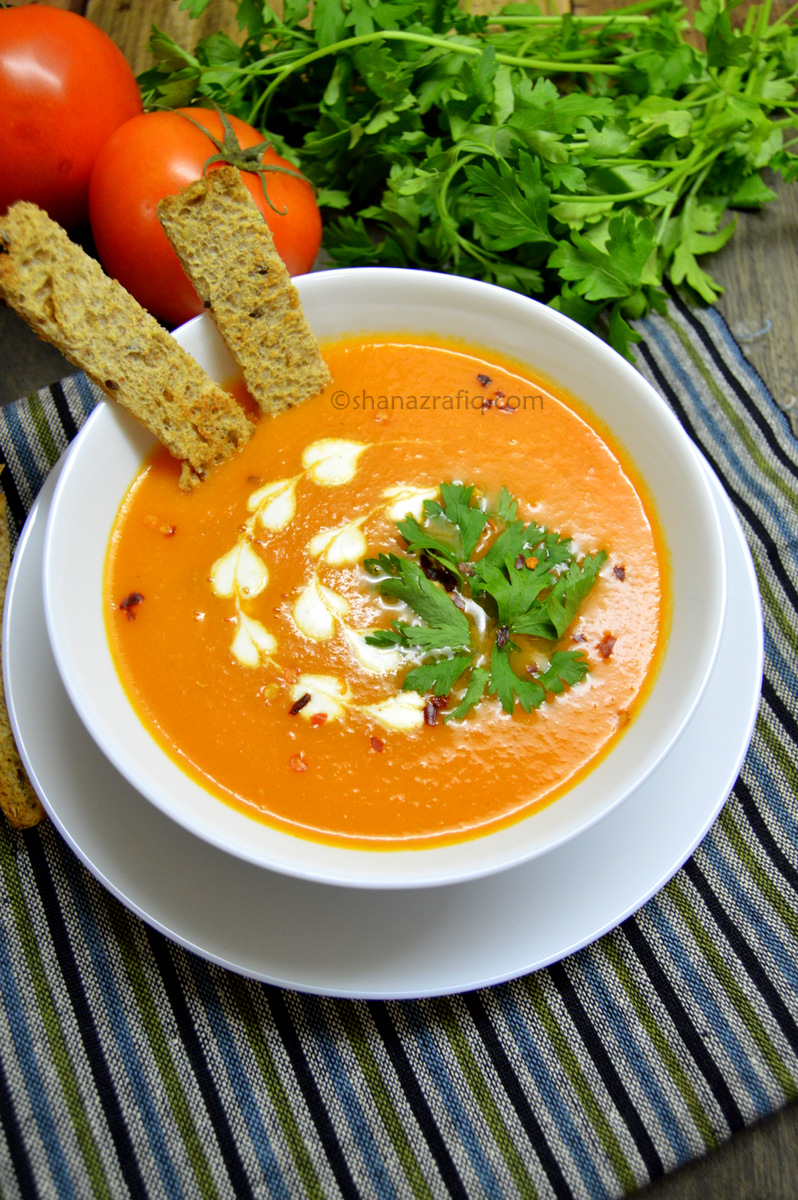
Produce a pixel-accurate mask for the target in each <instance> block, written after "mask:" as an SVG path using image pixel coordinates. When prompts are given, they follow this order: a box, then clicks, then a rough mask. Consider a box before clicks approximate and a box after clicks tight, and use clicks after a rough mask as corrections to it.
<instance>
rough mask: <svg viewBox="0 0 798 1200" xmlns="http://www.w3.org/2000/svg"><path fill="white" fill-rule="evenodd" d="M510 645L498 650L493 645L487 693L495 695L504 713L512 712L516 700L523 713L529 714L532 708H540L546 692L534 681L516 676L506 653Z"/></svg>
mask: <svg viewBox="0 0 798 1200" xmlns="http://www.w3.org/2000/svg"><path fill="white" fill-rule="evenodd" d="M511 645H512V643H508V645H507V646H505V647H503V648H499V646H498V645H497V644H495V643H494V646H493V652H492V654H491V658H490V688H489V691H490V692H491V693H494V692H495V693H496V695H497V696H498V698H499V703H500V704H501V706H502V708H503V709H504V711H505V712H506V713H511V712H512V711H513V709H514V708H515V702H516V699H517V700H518V703H519V704H520V705H521V707H522V708H523V709H524V711H525V712H531V711H532V709H533V708H540V706H541V704H542V703H543V701H544V700H545V699H546V692H545V690H544V688H542V687H541V685H540V684H539V683H538V682H537V680H536V679H521V678H519V676H518V675H516V673H515V671H514V670H513V668H512V666H511V664H510V656H509V654H508V652H507V651H508V649H509V648H510V646H511Z"/></svg>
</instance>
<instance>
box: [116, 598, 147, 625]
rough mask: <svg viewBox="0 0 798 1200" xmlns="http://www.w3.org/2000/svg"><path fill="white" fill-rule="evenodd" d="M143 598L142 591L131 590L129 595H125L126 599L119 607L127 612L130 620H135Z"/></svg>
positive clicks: (126, 614)
mask: <svg viewBox="0 0 798 1200" xmlns="http://www.w3.org/2000/svg"><path fill="white" fill-rule="evenodd" d="M143 599H144V597H143V596H142V594H141V592H130V593H129V594H128V595H127V596H125V598H124V600H123V601H122V603H121V604H120V605H119V608H120V610H121V611H122V612H123V613H124V614H125V616H126V617H127V619H128V621H135V619H136V611H135V610H136V606H137V605H138V604H141V602H142V600H143Z"/></svg>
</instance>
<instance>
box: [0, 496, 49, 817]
mask: <svg viewBox="0 0 798 1200" xmlns="http://www.w3.org/2000/svg"><path fill="white" fill-rule="evenodd" d="M10 546H11V544H10V540H9V536H8V512H7V508H6V498H5V495H4V494H3V492H2V491H0V611H2V609H3V607H4V606H5V599H6V584H7V582H8V572H9V568H10V566H11V548H10ZM0 809H2V811H3V814H4V816H5V818H6V820H7V821H8V823H9V825H11V826H12V828H14V829H31V828H32V827H33V826H34V825H38V824H39V822H40V821H43V820H44V819H45V817H46V816H47V814H46V813H45V811H44V809H43V808H42V805H41V801H40V800H39V797H38V796H37V795H36V793H35V791H34V790H33V787H32V785H31V782H30V780H29V779H28V777H27V775H26V774H25V768H24V767H23V765H22V759H21V758H20V757H19V752H18V750H17V747H16V744H15V742H14V736H13V734H12V733H11V725H10V724H9V720H8V709H7V708H6V697H5V691H4V689H3V676H2V673H1V672H0Z"/></svg>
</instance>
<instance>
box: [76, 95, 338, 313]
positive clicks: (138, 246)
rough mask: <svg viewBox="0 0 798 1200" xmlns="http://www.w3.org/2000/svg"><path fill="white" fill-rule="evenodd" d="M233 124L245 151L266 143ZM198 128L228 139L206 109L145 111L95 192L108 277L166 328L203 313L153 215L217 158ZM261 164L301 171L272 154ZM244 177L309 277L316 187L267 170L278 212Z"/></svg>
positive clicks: (251, 178) (94, 215)
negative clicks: (208, 163) (169, 196)
mask: <svg viewBox="0 0 798 1200" xmlns="http://www.w3.org/2000/svg"><path fill="white" fill-rule="evenodd" d="M185 113H187V114H188V115H189V116H190V117H191V118H192V120H187V119H186V117H185V116H184V115H182V114H185ZM228 119H229V121H230V124H231V125H232V127H233V131H234V133H235V135H236V137H237V138H238V141H239V144H240V145H241V147H242V148H243V149H247V148H248V147H250V146H255V145H257V144H258V143H259V142H262V141H263V135H262V134H260V133H258V131H257V130H256V129H253V128H252V126H251V125H247V124H246V123H245V122H244V121H239V120H238V119H237V118H236V117H229V118H228ZM192 121H198V122H199V123H200V124H201V125H202V126H203V128H205V129H207V130H209V131H210V133H212V134H213V135H214V137H217V138H219V139H220V140H221V139H222V137H223V134H224V129H223V126H222V122H221V119H220V117H219V115H218V113H216V112H212V111H211V110H209V109H204V108H184V109H178V110H177V111H176V112H152V113H145V114H144V115H143V116H140V117H134V119H133V120H132V121H128V122H127V124H126V125H123V126H122V127H121V129H117V131H116V133H114V134H112V136H111V137H110V138H109V139H108V141H107V142H106V143H105V145H104V146H103V148H102V151H101V152H100V154H99V155H98V157H97V162H96V164H95V167H94V172H93V174H92V178H91V187H90V191H89V208H90V214H91V229H92V233H93V235H94V244H95V246H96V249H97V253H98V255H99V258H100V261H101V262H102V264H103V266H104V268H105V270H106V271H107V272H108V274H109V275H112V276H113V277H114V278H115V279H118V280H119V282H120V283H121V284H122V285H123V286H124V287H126V288H127V290H128V291H129V292H130V293H131V294H132V295H133V296H135V297H136V299H137V300H138V302H139V303H140V304H142V305H143V306H144V308H147V309H149V311H150V312H151V313H153V314H154V315H155V316H156V317H159V318H160V320H162V321H164V322H165V323H166V324H167V325H180V324H182V323H183V321H187V320H188V319H189V317H193V316H196V314H197V313H199V312H202V302H201V300H200V298H199V296H198V295H197V293H196V292H195V291H194V288H193V287H192V286H191V284H190V283H189V281H188V279H187V278H186V276H185V274H184V272H183V268H182V267H181V266H180V263H179V261H178V258H177V255H176V254H175V252H174V250H173V249H172V247H171V246H170V244H169V242H168V240H167V237H166V234H165V233H164V232H163V229H162V228H161V226H160V223H159V221H158V216H157V213H156V207H157V204H158V201H159V200H161V199H162V198H163V197H164V196H168V195H171V194H172V193H174V192H179V191H180V190H181V188H183V187H185V186H186V184H188V183H192V182H193V181H194V180H197V179H200V178H201V177H202V168H203V166H204V164H205V162H206V161H207V160H208V158H210V156H211V155H212V154H215V153H216V147H215V146H214V144H213V142H211V140H210V138H209V137H207V136H206V134H205V133H203V131H202V130H201V129H197V127H196V126H195V125H194V124H192ZM263 159H264V161H265V162H266V163H267V164H273V165H275V166H278V167H286V168H288V169H289V170H291V171H294V170H295V168H294V167H292V166H291V164H290V163H288V162H286V160H285V159H284V158H280V156H279V155H278V154H276V153H275V152H274V151H273V150H267V151H266V153H265V154H264V156H263ZM211 169H213V168H211ZM242 177H243V180H244V183H245V184H246V185H247V187H248V188H249V191H250V193H251V194H252V197H253V199H254V200H255V203H256V204H257V206H258V208H259V209H260V210H261V212H262V213H263V215H264V217H265V218H266V222H267V224H268V226H269V228H270V229H271V231H272V235H273V237H274V244H275V246H276V248H277V252H278V254H279V255H280V257H281V258H282V259H283V261H284V263H285V265H286V266H287V267H288V270H289V272H290V273H291V274H292V275H301V274H303V273H304V272H305V271H309V270H310V268H311V267H312V265H313V261H314V259H315V257H316V255H317V253H318V250H319V246H320V244H321V216H320V215H319V209H318V206H317V204H316V200H315V198H314V195H313V189H312V187H311V186H310V184H309V183H307V182H306V181H305V180H304V179H301V178H300V177H299V176H298V175H296V174H293V175H286V174H282V173H281V172H279V171H273V172H269V173H268V174H267V175H266V187H267V189H268V192H269V198H270V199H271V201H272V203H273V204H274V206H275V208H276V209H277V210H278V211H277V212H275V211H274V209H273V208H271V207H270V206H269V203H268V201H267V200H266V198H265V196H264V195H263V190H262V188H261V182H260V176H259V175H256V174H253V173H252V172H245V173H243V174H242Z"/></svg>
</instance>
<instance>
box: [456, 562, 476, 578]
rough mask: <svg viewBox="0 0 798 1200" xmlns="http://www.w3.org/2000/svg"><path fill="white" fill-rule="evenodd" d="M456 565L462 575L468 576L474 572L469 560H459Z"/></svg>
mask: <svg viewBox="0 0 798 1200" xmlns="http://www.w3.org/2000/svg"><path fill="white" fill-rule="evenodd" d="M457 566H458V569H459V570H460V571H462V573H463V575H468V576H470V575H473V574H474V568H473V566H472V564H471V563H470V562H461V563H458V564H457Z"/></svg>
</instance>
